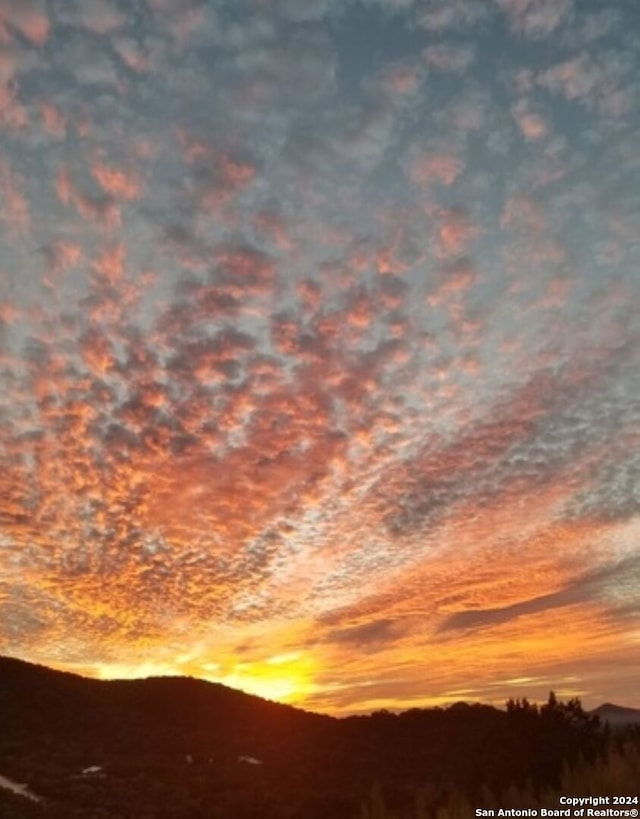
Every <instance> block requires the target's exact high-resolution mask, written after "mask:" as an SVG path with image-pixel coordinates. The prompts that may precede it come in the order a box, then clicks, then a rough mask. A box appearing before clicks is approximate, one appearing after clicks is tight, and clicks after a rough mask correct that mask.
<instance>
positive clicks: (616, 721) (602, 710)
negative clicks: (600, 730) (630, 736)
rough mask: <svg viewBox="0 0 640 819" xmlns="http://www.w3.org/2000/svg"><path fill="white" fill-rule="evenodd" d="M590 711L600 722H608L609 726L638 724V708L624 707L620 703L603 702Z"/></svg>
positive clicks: (639, 718) (639, 717)
mask: <svg viewBox="0 0 640 819" xmlns="http://www.w3.org/2000/svg"><path fill="white" fill-rule="evenodd" d="M591 713H592V714H593V715H594V716H597V717H598V719H599V720H600V721H601V722H602V723H608V724H609V725H610V726H611V728H626V727H627V726H629V725H640V709H638V708H624V707H623V706H621V705H613V703H610V702H604V703H603V704H602V705H599V706H598V707H597V708H594V709H593V711H591Z"/></svg>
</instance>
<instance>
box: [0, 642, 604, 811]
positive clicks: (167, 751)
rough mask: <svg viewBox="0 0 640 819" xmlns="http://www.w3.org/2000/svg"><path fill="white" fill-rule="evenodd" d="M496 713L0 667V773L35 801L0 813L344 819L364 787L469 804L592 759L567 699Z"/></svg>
mask: <svg viewBox="0 0 640 819" xmlns="http://www.w3.org/2000/svg"><path fill="white" fill-rule="evenodd" d="M507 705H508V707H507V710H506V711H502V710H499V709H496V708H493V707H491V706H486V705H468V704H466V703H458V704H456V705H454V706H452V707H450V708H447V709H439V708H436V709H423V710H421V709H412V710H410V711H407V712H405V713H402V714H392V713H388V712H376V713H374V714H371V715H369V716H358V717H348V718H345V719H335V718H332V717H329V716H322V715H318V714H312V713H308V712H305V711H302V710H300V709H296V708H293V707H291V706H286V705H281V704H277V703H273V702H269V701H266V700H262V699H260V698H258V697H254V696H250V695H248V694H244V693H242V692H239V691H235V690H233V689H230V688H226V687H225V686H222V685H218V684H213V683H207V682H203V681H201V680H195V679H190V678H169V677H163V678H150V679H147V680H127V681H100V680H89V679H85V678H82V677H78V676H76V675H73V674H67V673H61V672H57V671H52V670H51V669H47V668H44V667H41V666H35V665H31V664H29V663H24V662H22V661H19V660H15V659H9V658H0V725H2V731H1V732H0V775H2V776H5V777H8V778H9V779H11V780H13V781H15V782H18V783H27V784H28V786H29V788H30V789H31V790H32V791H33V792H34V793H35V794H37V795H39V796H41V797H42V798H43V800H44V801H43V802H41V803H32V802H29V803H28V804H27V802H26V800H25V799H24V798H23V797H20V796H17V795H15V794H11V793H9V792H7V791H3V792H2V793H1V794H0V815H2V816H3V819H4V817H13V816H15V817H20V816H31V815H37V816H42V817H43V818H44V817H46V818H47V819H50V818H51V817H55V818H56V819H57V817H60V819H62V817H64V819H72V818H73V817H77V818H78V819H79V817H82V819H116V817H118V819H183V817H184V819H187V817H188V818H189V819H198V817H202V819H204V817H206V819H258V817H259V818H260V819H285V817H286V819H315V818H316V817H318V818H319V817H322V819H325V817H331V819H353V817H354V816H357V815H358V808H359V805H360V804H361V803H362V801H363V800H364V799H366V798H368V797H369V795H370V794H371V792H372V789H378V790H379V791H380V792H381V793H383V794H384V797H385V801H386V803H387V804H390V805H392V806H394V805H395V806H397V807H398V809H404V808H403V806H406V805H408V804H410V803H412V802H413V800H414V797H415V794H416V792H417V790H418V789H423V790H424V788H427V789H428V793H429V796H428V801H429V800H430V804H431V803H432V804H434V805H435V804H437V803H438V800H440V799H442V798H445V797H446V796H447V794H451V793H455V794H463V795H466V796H467V797H468V798H469V799H475V800H477V799H478V798H479V797H480V795H481V794H482V793H483V792H484V791H486V789H490V790H491V791H492V792H493V793H496V794H500V793H502V792H504V791H505V789H506V788H508V787H509V786H510V785H511V784H513V783H515V784H520V785H522V784H524V783H526V782H527V781H531V782H534V783H538V784H539V785H540V786H542V785H544V786H548V785H553V786H555V785H557V784H558V782H559V781H560V775H561V772H562V769H563V766H564V765H565V764H568V763H571V762H572V760H576V759H577V758H578V757H581V758H585V759H589V758H595V756H596V754H597V753H598V752H599V751H600V750H601V749H602V743H603V733H602V731H601V730H600V727H599V722H598V720H597V718H595V717H592V716H590V715H588V714H586V713H585V712H584V711H583V710H582V708H581V706H580V704H579V702H577V701H571V702H570V703H567V704H562V703H558V702H557V701H556V700H555V698H550V700H549V703H548V704H547V705H544V706H542V707H541V708H538V707H537V706H533V705H531V704H529V703H527V701H526V700H524V701H515V702H514V701H510V702H509V703H508V704H507ZM425 798H427V797H425ZM16 804H18V805H19V807H18V808H16ZM16 810H17V811H18V812H16ZM20 810H22V812H20Z"/></svg>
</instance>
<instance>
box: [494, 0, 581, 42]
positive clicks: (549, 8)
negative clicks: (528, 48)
mask: <svg viewBox="0 0 640 819" xmlns="http://www.w3.org/2000/svg"><path fill="white" fill-rule="evenodd" d="M495 2H496V3H497V5H498V6H499V7H500V8H501V9H502V10H503V11H505V12H506V13H507V15H508V16H509V19H510V21H511V26H512V28H513V29H514V31H516V32H517V33H518V34H523V35H524V36H525V37H530V38H534V39H535V38H539V37H546V36H547V35H548V34H551V32H552V31H555V29H557V28H558V27H559V26H560V25H562V24H563V23H564V22H565V21H566V20H567V19H568V18H569V16H570V15H571V13H572V11H573V0H495Z"/></svg>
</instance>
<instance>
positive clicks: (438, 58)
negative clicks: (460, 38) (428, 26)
mask: <svg viewBox="0 0 640 819" xmlns="http://www.w3.org/2000/svg"><path fill="white" fill-rule="evenodd" d="M422 54H423V56H424V58H425V60H426V61H427V63H428V64H429V65H430V66H432V67H433V68H437V69H438V70H439V71H446V72H448V73H451V74H464V73H465V71H466V70H467V69H468V68H469V66H470V65H471V63H472V62H473V60H474V57H475V54H474V50H473V48H471V47H470V46H457V45H445V44H441V45H434V46H429V47H428V48H425V50H424V51H423V52H422Z"/></svg>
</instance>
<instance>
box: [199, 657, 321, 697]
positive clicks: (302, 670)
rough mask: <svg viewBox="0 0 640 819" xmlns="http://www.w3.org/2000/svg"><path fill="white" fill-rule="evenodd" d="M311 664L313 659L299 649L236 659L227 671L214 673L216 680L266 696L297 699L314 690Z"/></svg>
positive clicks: (247, 691)
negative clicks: (242, 660) (263, 657)
mask: <svg viewBox="0 0 640 819" xmlns="http://www.w3.org/2000/svg"><path fill="white" fill-rule="evenodd" d="M312 666H313V663H312V660H311V659H310V658H309V657H308V656H307V655H304V654H302V653H299V652H294V653H289V654H280V655H275V656H272V657H268V658H267V659H266V660H260V661H256V662H246V663H238V664H237V665H235V666H234V667H233V669H232V670H231V671H230V672H229V673H227V674H224V675H216V676H215V681H216V682H220V683H223V684H224V685H229V686H231V687H232V688H239V689H240V690H241V691H245V692H246V693H247V694H255V695H256V696H258V697H264V698H265V699H268V700H278V701H279V702H288V703H297V702H301V701H302V700H304V698H305V696H306V695H308V694H310V693H312V692H313V691H315V685H314V684H313V681H312ZM211 679H212V680H213V679H214V677H211Z"/></svg>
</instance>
